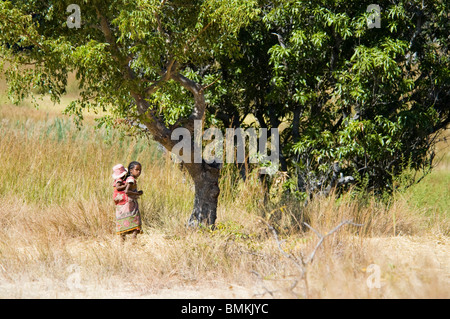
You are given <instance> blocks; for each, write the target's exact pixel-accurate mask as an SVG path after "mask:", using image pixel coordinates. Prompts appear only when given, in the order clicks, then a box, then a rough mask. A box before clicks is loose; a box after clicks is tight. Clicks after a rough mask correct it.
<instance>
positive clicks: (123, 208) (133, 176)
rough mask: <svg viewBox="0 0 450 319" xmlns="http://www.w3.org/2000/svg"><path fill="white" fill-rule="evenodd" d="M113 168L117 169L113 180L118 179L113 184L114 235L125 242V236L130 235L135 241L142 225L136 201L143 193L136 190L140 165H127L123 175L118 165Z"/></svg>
mask: <svg viewBox="0 0 450 319" xmlns="http://www.w3.org/2000/svg"><path fill="white" fill-rule="evenodd" d="M119 165H120V164H119ZM122 167H123V165H122ZM114 168H117V169H116V171H115V174H113V178H115V177H118V178H117V179H116V180H115V182H114V188H115V189H114V193H115V194H117V195H115V197H114V201H115V202H116V233H117V234H118V235H121V238H122V240H125V236H126V234H131V235H132V237H133V238H134V239H135V238H136V237H137V234H139V233H140V232H141V225H142V221H141V215H140V213H139V205H138V202H137V199H138V197H139V196H141V195H142V194H143V192H142V191H138V190H137V183H136V180H137V178H138V177H139V176H140V175H141V164H140V163H139V162H131V163H130V164H129V165H128V172H126V170H125V168H123V171H125V174H123V171H122V169H121V168H119V167H118V165H116V166H114ZM116 173H117V174H116ZM122 174H123V175H122ZM120 176H122V177H120Z"/></svg>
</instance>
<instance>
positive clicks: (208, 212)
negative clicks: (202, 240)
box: [186, 162, 220, 227]
mask: <svg viewBox="0 0 450 319" xmlns="http://www.w3.org/2000/svg"><path fill="white" fill-rule="evenodd" d="M186 168H187V170H188V172H189V174H190V175H191V177H192V179H193V180H194V185H195V199H194V208H193V210H192V214H191V216H190V217H189V220H188V227H197V226H199V225H203V226H213V227H214V223H215V221H216V217H217V201H218V197H219V193H220V189H219V172H220V169H219V168H218V167H215V166H212V165H209V164H207V163H205V162H203V163H197V164H187V165H186Z"/></svg>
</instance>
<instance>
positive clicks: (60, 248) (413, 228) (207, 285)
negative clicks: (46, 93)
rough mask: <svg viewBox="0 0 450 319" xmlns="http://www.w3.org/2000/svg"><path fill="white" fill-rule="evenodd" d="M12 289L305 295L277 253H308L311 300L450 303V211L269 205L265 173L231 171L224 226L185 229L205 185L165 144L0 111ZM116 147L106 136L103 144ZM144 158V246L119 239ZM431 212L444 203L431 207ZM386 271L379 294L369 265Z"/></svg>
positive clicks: (4, 280)
mask: <svg viewBox="0 0 450 319" xmlns="http://www.w3.org/2000/svg"><path fill="white" fill-rule="evenodd" d="M0 128H1V129H2V134H1V135H0V163H1V171H2V172H3V174H2V182H1V183H0V206H1V213H0V297H13V298H28V297H46V298H73V297H75V298H87V297H91V298H92V297H94V298H95V297H124V298H129V297H133V298H139V297H151V298H158V297H166V298H171V297H175V298H202V297H217V298H222V297H228V298H234V297H236V298H242V297H244V298H254V297H256V298H261V297H264V298H272V297H273V298H304V297H305V293H306V287H305V282H304V281H303V280H301V276H300V272H299V269H298V267H296V265H295V264H294V263H293V262H292V260H290V259H288V258H286V257H285V256H284V255H283V254H282V252H281V251H280V250H279V248H278V246H277V243H276V242H275V240H274V237H273V236H272V233H271V232H270V231H269V230H268V227H267V223H269V224H270V225H272V226H274V227H275V229H276V230H277V233H278V235H279V237H280V239H281V240H282V241H283V242H282V246H281V247H282V249H283V250H284V251H285V252H286V253H288V254H291V255H292V256H295V257H297V258H298V257H299V256H301V255H303V256H307V255H308V254H310V253H311V252H312V250H313V249H314V247H315V245H316V243H317V241H318V239H317V237H316V235H315V234H314V232H312V231H310V230H308V229H305V228H304V226H303V225H302V222H305V221H306V222H308V224H310V225H311V226H312V227H313V228H314V229H316V230H318V231H319V232H321V233H322V234H325V233H326V232H328V231H329V230H330V229H332V228H333V227H334V226H336V225H337V224H338V223H340V222H341V221H342V220H345V219H352V220H354V221H355V222H357V223H363V224H364V226H363V227H355V226H350V225H347V226H345V227H342V229H340V231H339V232H337V233H335V234H333V235H331V236H330V237H328V238H327V239H326V240H325V241H324V243H323V245H322V246H321V247H319V249H318V250H317V254H316V257H315V259H314V261H313V262H312V263H311V264H310V265H309V266H308V267H307V282H308V291H307V293H308V294H307V296H308V297H311V298H435V297H438V298H448V297H450V289H449V287H450V285H449V283H450V277H449V275H450V271H449V265H450V263H449V261H450V260H449V256H450V254H449V244H450V243H449V238H448V234H449V219H448V212H447V211H445V209H446V208H444V212H443V213H442V211H440V212H435V213H434V214H433V213H430V207H429V206H427V207H425V206H422V207H417V206H415V205H413V204H412V202H411V196H414V195H417V190H416V191H415V192H410V193H406V194H398V195H396V198H395V199H394V200H393V202H392V203H391V205H390V206H386V205H384V204H382V203H380V202H378V201H376V200H375V199H370V198H369V199H366V200H365V201H364V202H362V201H358V200H355V199H354V198H351V197H350V196H346V197H343V198H339V199H337V198H334V197H330V198H326V199H320V198H318V199H316V200H315V201H313V202H312V203H311V204H310V205H309V206H308V208H306V209H302V208H301V207H299V206H298V204H297V203H293V202H279V203H277V204H276V205H275V204H274V205H273V207H270V208H268V206H264V205H263V203H262V201H261V194H262V193H261V186H260V185H259V183H258V182H257V179H256V178H255V177H254V176H250V177H249V178H248V179H247V181H246V182H243V181H241V180H239V179H238V178H237V177H236V176H237V174H236V173H235V172H233V170H231V169H230V170H229V171H224V173H223V176H222V178H221V190H222V192H221V196H220V200H219V209H218V224H217V228H216V230H214V231H210V230H188V229H186V228H185V221H186V220H187V218H188V216H189V214H190V209H191V206H192V202H193V186H192V183H191V181H190V180H189V178H188V177H187V176H184V175H183V173H182V172H181V171H179V170H178V169H177V167H176V166H175V165H174V164H172V163H171V162H170V160H168V159H167V157H166V156H165V155H164V154H163V153H161V152H160V151H158V150H157V148H156V146H155V145H154V144H151V145H150V146H148V145H147V141H145V140H134V139H131V138H125V139H124V140H122V141H121V140H119V138H118V135H117V133H115V132H109V133H108V132H106V131H101V130H100V131H94V130H93V129H91V128H90V126H88V125H87V126H86V127H84V128H82V129H81V130H80V131H78V130H76V129H75V127H74V125H73V124H71V122H70V120H69V119H67V118H64V117H62V116H60V115H59V114H58V112H56V111H54V110H52V108H51V107H48V106H47V109H46V110H40V111H36V110H34V109H32V108H30V107H29V105H27V104H26V103H25V104H23V105H22V106H19V107H16V106H14V107H13V106H10V105H7V104H4V105H2V106H0ZM105 141H106V142H105ZM131 160H138V161H140V162H141V163H142V166H143V174H142V175H141V177H140V178H139V181H138V182H139V185H140V187H142V189H143V190H144V196H143V197H142V200H141V203H140V204H141V208H142V214H143V220H144V226H145V230H144V233H143V234H142V235H140V236H139V238H138V240H137V242H136V243H134V244H133V243H131V242H126V243H125V245H122V244H120V242H119V240H118V238H117V236H116V235H114V214H113V211H114V205H113V202H112V200H111V194H112V188H111V185H110V183H111V179H110V174H111V168H112V166H113V165H115V164H117V163H124V164H127V163H128V162H129V161H131ZM431 211H432V210H431ZM371 264H375V265H377V266H379V267H380V270H381V273H380V282H381V287H380V288H372V289H371V288H369V287H368V285H367V279H368V278H369V276H370V273H369V272H368V270H367V269H368V267H369V265H371Z"/></svg>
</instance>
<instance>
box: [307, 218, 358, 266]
mask: <svg viewBox="0 0 450 319" xmlns="http://www.w3.org/2000/svg"><path fill="white" fill-rule="evenodd" d="M303 224H304V225H305V226H306V227H308V228H309V229H311V230H312V231H313V232H314V233H315V234H316V235H317V237H319V239H320V240H319V241H318V242H317V244H316V247H315V248H314V250H313V251H312V253H311V255H310V256H309V258H308V260H307V262H306V263H312V261H313V259H314V256H315V255H316V252H317V249H318V248H319V247H320V245H322V243H323V241H324V239H325V238H327V237H328V236H330V235H332V234H333V233H335V232H337V231H338V230H339V228H341V227H342V226H344V225H353V226H358V227H362V226H364V225H363V224H355V223H353V221H351V220H344V221H343V222H341V223H340V224H339V225H337V226H336V227H334V228H333V229H332V230H330V231H329V232H328V233H326V234H325V235H322V234H321V233H319V232H318V231H317V230H315V229H314V228H312V227H311V226H310V225H308V224H307V223H303Z"/></svg>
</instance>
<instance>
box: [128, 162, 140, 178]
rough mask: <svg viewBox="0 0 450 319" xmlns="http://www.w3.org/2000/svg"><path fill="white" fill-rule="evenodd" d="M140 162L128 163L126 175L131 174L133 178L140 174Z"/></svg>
mask: <svg viewBox="0 0 450 319" xmlns="http://www.w3.org/2000/svg"><path fill="white" fill-rule="evenodd" d="M141 169H142V166H141V163H139V162H136V161H133V162H131V163H130V164H128V175H129V176H133V177H134V178H138V177H139V176H140V175H141Z"/></svg>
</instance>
